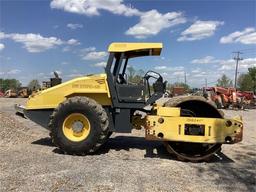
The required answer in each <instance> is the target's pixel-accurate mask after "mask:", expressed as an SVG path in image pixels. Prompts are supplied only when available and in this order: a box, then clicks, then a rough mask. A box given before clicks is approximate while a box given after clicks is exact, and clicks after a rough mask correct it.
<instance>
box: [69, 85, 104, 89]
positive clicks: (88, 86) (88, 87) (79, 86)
mask: <svg viewBox="0 0 256 192" xmlns="http://www.w3.org/2000/svg"><path fill="white" fill-rule="evenodd" d="M72 88H78V89H99V88H100V85H89V84H72Z"/></svg>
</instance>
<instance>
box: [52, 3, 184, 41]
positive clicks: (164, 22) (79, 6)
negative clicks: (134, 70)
mask: <svg viewBox="0 0 256 192" xmlns="http://www.w3.org/2000/svg"><path fill="white" fill-rule="evenodd" d="M50 7H51V8H53V9H60V10H64V11H66V12H70V13H76V14H82V15H86V16H98V15H100V11H101V10H104V11H108V12H110V13H112V14H115V15H123V16H137V17H140V22H139V23H138V24H136V25H134V26H133V27H130V28H129V29H128V30H127V31H126V32H125V34H126V35H131V36H134V37H135V38H139V39H142V38H147V37H149V36H153V35H156V34H158V33H159V32H160V31H161V30H163V29H165V28H169V27H171V26H174V25H177V24H181V23H185V22H186V18H185V17H184V15H183V13H181V12H168V13H165V14H162V13H159V12H158V11H157V10H154V9H153V10H150V11H146V12H142V11H139V10H138V9H136V8H134V7H132V6H131V5H125V4H124V1H123V0H52V1H51V3H50ZM70 27H71V28H72V27H73V25H70ZM73 28H76V27H73Z"/></svg>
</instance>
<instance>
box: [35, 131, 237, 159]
mask: <svg viewBox="0 0 256 192" xmlns="http://www.w3.org/2000/svg"><path fill="white" fill-rule="evenodd" d="M32 144H36V145H44V146H50V147H55V146H54V144H53V143H52V141H51V139H50V138H49V137H46V138H42V139H39V140H37V141H34V142H32ZM131 149H139V150H144V151H145V154H144V157H145V158H162V159H170V160H177V159H176V157H175V156H174V155H172V154H169V153H168V152H167V150H166V149H165V147H164V145H163V144H162V142H160V141H147V140H145V138H143V137H134V136H116V137H113V138H109V139H108V141H107V142H106V143H105V144H104V145H103V146H102V147H101V148H100V149H99V150H98V151H97V152H96V153H93V154H90V155H102V154H107V153H108V152H109V151H110V150H115V151H120V150H126V151H130V150H131ZM53 152H54V153H58V154H64V152H63V151H62V150H60V149H59V148H54V149H53ZM65 155H67V154H65ZM177 161H178V160H177ZM217 162H219V163H233V162H234V161H233V160H232V159H230V158H229V157H228V156H226V155H225V154H223V153H221V152H219V153H218V154H215V155H214V156H213V157H212V158H211V159H210V160H209V161H207V163H217Z"/></svg>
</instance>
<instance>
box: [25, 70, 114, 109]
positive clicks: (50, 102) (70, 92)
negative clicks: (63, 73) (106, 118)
mask: <svg viewBox="0 0 256 192" xmlns="http://www.w3.org/2000/svg"><path fill="white" fill-rule="evenodd" d="M77 95H78V96H86V97H90V98H92V99H94V100H96V101H97V102H98V103H100V104H101V105H103V106H110V105H111V98H110V92H109V89H108V84H107V76H106V74H99V75H91V76H84V77H79V78H75V79H72V80H70V81H67V82H65V83H62V84H60V85H57V86H54V87H51V88H48V89H45V90H43V91H39V92H37V93H35V94H33V95H32V96H30V97H29V100H28V102H27V105H26V109H27V110H31V109H53V108H56V107H57V106H58V105H59V104H60V103H62V102H63V101H65V100H66V99H67V98H69V97H72V96H77Z"/></svg>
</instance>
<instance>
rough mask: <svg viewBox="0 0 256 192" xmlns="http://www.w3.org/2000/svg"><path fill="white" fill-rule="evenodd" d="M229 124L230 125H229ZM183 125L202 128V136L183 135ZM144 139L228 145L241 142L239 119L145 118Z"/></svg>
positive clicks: (241, 126)
mask: <svg viewBox="0 0 256 192" xmlns="http://www.w3.org/2000/svg"><path fill="white" fill-rule="evenodd" d="M230 122H231V125H229V123H230ZM185 125H201V126H204V127H205V128H204V135H203V136H199V135H185ZM145 129H146V139H149V140H166V141H182V142H195V143H228V141H229V140H227V139H231V141H230V143H235V142H240V141H241V140H242V131H243V124H242V121H241V119H221V118H199V117H171V116H169V117H168V116H159V115H147V116H146V125H145Z"/></svg>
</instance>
